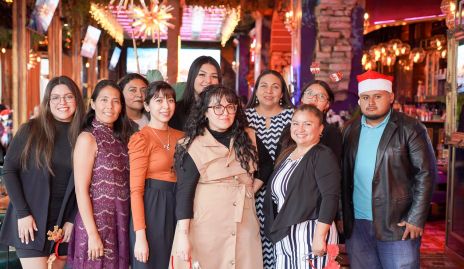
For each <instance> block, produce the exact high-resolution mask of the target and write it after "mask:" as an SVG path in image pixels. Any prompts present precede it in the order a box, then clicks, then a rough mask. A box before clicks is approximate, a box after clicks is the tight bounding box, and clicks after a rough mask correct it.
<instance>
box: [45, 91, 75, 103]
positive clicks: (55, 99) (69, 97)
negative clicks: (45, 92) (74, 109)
mask: <svg viewBox="0 0 464 269" xmlns="http://www.w3.org/2000/svg"><path fill="white" fill-rule="evenodd" d="M61 99H63V100H64V101H65V102H66V103H72V102H74V100H75V99H76V98H75V97H74V95H72V94H66V95H64V96H60V95H55V94H54V95H52V96H50V103H52V104H55V105H56V104H59V103H60V102H61Z"/></svg>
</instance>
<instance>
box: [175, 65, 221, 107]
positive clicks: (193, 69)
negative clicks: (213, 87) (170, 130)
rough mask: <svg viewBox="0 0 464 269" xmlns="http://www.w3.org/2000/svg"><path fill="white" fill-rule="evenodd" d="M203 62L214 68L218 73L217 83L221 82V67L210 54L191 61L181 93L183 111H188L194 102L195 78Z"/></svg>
mask: <svg viewBox="0 0 464 269" xmlns="http://www.w3.org/2000/svg"><path fill="white" fill-rule="evenodd" d="M204 64H210V65H212V66H214V67H215V68H216V72H217V74H218V80H219V84H221V83H222V73H221V67H220V66H219V64H218V62H217V61H216V60H215V59H214V58H213V57H211V56H200V57H198V58H196V59H195V61H193V63H192V65H190V69H189V72H188V76H187V82H186V86H185V91H184V94H183V95H182V100H181V101H180V102H182V103H183V106H182V107H183V108H184V112H188V111H190V109H191V106H193V104H194V103H195V94H196V93H195V87H194V85H195V79H196V78H197V76H198V73H199V72H200V68H201V66H202V65H204Z"/></svg>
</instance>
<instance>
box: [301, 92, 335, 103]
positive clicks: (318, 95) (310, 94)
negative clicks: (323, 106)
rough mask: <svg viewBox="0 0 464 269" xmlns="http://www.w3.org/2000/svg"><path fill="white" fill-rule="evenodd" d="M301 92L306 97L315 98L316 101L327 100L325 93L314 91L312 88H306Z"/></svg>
mask: <svg viewBox="0 0 464 269" xmlns="http://www.w3.org/2000/svg"><path fill="white" fill-rule="evenodd" d="M303 94H304V96H305V97H307V98H316V100H317V101H318V102H327V101H328V100H329V97H328V96H327V95H325V94H322V93H315V92H313V91H312V90H307V91H305V92H304V93H303Z"/></svg>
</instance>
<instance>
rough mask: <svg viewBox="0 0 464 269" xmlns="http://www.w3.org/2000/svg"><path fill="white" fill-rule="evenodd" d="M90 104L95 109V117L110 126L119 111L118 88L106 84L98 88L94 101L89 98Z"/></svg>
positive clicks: (120, 107)
mask: <svg viewBox="0 0 464 269" xmlns="http://www.w3.org/2000/svg"><path fill="white" fill-rule="evenodd" d="M90 105H91V106H92V108H93V109H94V110H95V118H96V119H97V120H98V121H99V122H101V123H103V124H105V125H107V126H110V127H111V126H113V123H114V122H115V121H117V120H118V118H119V114H120V113H121V109H122V105H121V94H120V92H119V90H118V89H115V88H113V87H111V86H106V87H104V88H103V89H101V90H100V92H99V94H98V96H97V98H96V99H95V101H93V100H91V102H90Z"/></svg>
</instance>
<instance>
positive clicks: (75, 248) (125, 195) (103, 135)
mask: <svg viewBox="0 0 464 269" xmlns="http://www.w3.org/2000/svg"><path fill="white" fill-rule="evenodd" d="M92 126H93V129H92V135H93V136H94V137H95V140H96V142H97V154H96V158H95V163H94V166H93V170H92V181H91V183H90V190H89V192H90V199H91V202H92V207H93V217H94V219H95V223H96V225H97V228H98V233H99V234H100V238H101V240H102V242H103V247H104V249H105V255H104V256H103V257H101V258H99V259H97V260H95V261H90V260H88V254H87V250H88V236H87V231H86V230H85V227H84V223H83V222H82V218H81V216H80V214H79V213H78V214H77V216H76V220H75V222H74V230H73V234H72V236H71V240H70V243H69V249H68V265H69V266H70V267H71V268H74V269H76V268H92V269H97V268H114V269H117V268H119V269H126V268H129V203H130V202H129V196H130V191H129V159H128V154H127V146H126V145H124V144H123V143H122V142H121V141H119V140H117V139H116V138H115V137H114V136H113V130H112V129H111V128H109V127H107V126H105V125H103V124H102V123H100V122H98V121H96V120H94V121H93V122H92Z"/></svg>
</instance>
